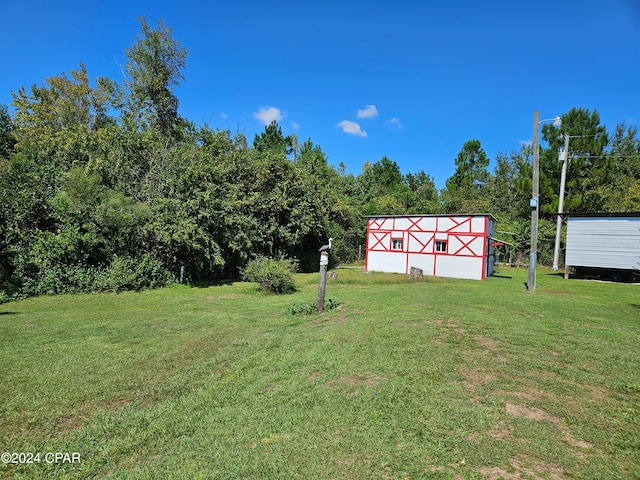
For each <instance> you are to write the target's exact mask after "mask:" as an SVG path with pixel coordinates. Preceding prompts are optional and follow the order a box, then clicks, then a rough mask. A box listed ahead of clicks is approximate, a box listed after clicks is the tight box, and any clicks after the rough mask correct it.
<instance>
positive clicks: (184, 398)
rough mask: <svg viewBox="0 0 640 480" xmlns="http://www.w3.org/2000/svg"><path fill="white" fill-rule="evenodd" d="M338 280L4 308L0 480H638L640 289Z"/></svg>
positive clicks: (542, 277)
mask: <svg viewBox="0 0 640 480" xmlns="http://www.w3.org/2000/svg"><path fill="white" fill-rule="evenodd" d="M337 273H338V279H337V280H336V281H330V282H329V284H328V285H327V298H331V299H332V300H334V301H336V302H338V303H339V306H338V308H335V309H331V310H327V311H325V313H324V314H322V315H317V314H315V315H308V316H304V315H292V314H291V313H290V311H291V308H292V306H293V305H294V304H302V303H310V302H313V301H315V298H316V294H317V274H314V275H298V276H297V282H298V285H299V291H298V292H297V293H295V294H293V295H286V296H270V295H265V294H263V293H261V292H258V291H257V290H256V288H255V286H254V285H252V284H247V283H233V284H226V285H220V286H213V287H209V288H188V287H183V286H174V287H170V288H166V289H161V290H155V291H146V292H141V293H132V292H131V293H121V294H93V295H69V296H58V297H42V298H34V299H28V300H24V301H19V302H13V303H8V304H4V305H0V373H1V374H0V451H1V452H31V453H34V454H35V453H40V454H41V457H40V463H34V464H23V465H19V464H14V463H8V464H0V477H2V478H29V479H31V478H93V477H107V478H108V477H112V478H131V479H144V478H189V479H196V478H207V479H209V478H251V479H257V478H267V479H271V478H305V479H308V478H318V479H323V478H331V479H342V478H349V479H369V478H443V479H445V478H450V479H498V478H504V479H559V478H586V479H594V478H599V479H602V478H610V479H621V478H640V401H639V394H640V360H639V358H638V345H639V344H640V286H639V285H630V284H614V283H602V282H587V281H578V280H569V281H565V280H563V279H562V277H561V276H559V275H555V274H552V273H551V272H546V271H544V270H543V271H539V272H538V284H537V291H536V293H534V294H530V293H528V292H527V291H526V288H525V286H524V282H525V280H526V275H527V272H526V270H516V269H505V268H501V270H500V272H499V273H498V275H497V276H495V277H492V278H490V279H488V280H486V281H482V282H476V281H464V280H453V279H434V278H429V279H425V280H424V281H422V282H414V283H411V282H409V281H408V280H407V279H406V277H405V276H400V275H383V274H372V275H367V274H364V273H363V272H361V271H357V270H338V271H337ZM47 452H66V453H69V454H70V455H71V454H72V453H76V454H79V457H80V463H77V462H76V463H73V464H72V463H69V462H62V461H61V462H58V463H55V462H54V463H47V462H46V461H45V458H44V455H45V454H46V453H47ZM3 458H4V457H3ZM23 458H24V457H23ZM51 458H52V457H48V459H49V460H51ZM76 458H77V457H76Z"/></svg>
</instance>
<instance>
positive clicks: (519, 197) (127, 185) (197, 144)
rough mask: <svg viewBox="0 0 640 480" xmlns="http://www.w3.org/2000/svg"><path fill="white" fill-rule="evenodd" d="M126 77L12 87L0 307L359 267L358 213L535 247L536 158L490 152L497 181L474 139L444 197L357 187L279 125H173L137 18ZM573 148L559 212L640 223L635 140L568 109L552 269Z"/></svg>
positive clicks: (173, 60) (3, 157) (365, 176)
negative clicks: (457, 217)
mask: <svg viewBox="0 0 640 480" xmlns="http://www.w3.org/2000/svg"><path fill="white" fill-rule="evenodd" d="M141 26H142V31H141V35H140V36H139V37H138V38H137V39H136V40H135V42H134V43H133V45H132V46H131V47H130V48H128V49H127V50H126V55H127V58H128V62H127V64H126V68H125V74H126V78H125V80H124V81H123V82H122V84H119V83H117V82H115V81H113V80H111V79H108V78H103V77H100V78H97V79H95V80H94V81H91V80H90V77H89V73H88V71H87V68H86V66H85V65H83V64H80V65H79V67H78V69H77V70H72V71H71V72H70V73H69V74H68V75H67V74H64V73H63V74H60V75H58V76H54V77H51V78H48V79H46V80H45V81H44V83H43V84H42V85H33V86H32V87H31V88H30V89H26V88H24V87H23V88H20V89H19V90H18V91H17V92H12V94H13V103H12V107H13V109H12V111H11V112H10V111H9V108H8V107H7V106H5V105H1V106H0V202H1V203H0V297H3V298H11V297H15V296H22V295H34V294H43V293H60V292H68V291H87V290H89V291H97V290H121V289H132V288H136V289H137V288H145V287H153V286H157V285H162V284H164V283H166V282H167V281H169V280H170V279H171V278H176V277H177V276H178V274H179V272H180V271H181V270H182V271H184V272H185V280H186V281H189V282H192V281H210V280H212V279H216V278H222V277H229V276H237V275H238V273H239V272H240V271H241V270H242V269H243V268H244V267H245V266H246V264H247V261H248V260H249V259H250V258H253V257H255V256H261V257H278V256H279V257H282V258H291V259H296V261H297V262H298V264H299V266H300V268H301V269H302V270H310V269H315V268H317V261H318V258H317V248H318V246H319V245H322V244H323V243H325V242H326V239H327V238H328V237H332V238H333V239H334V240H335V247H334V250H333V251H332V261H333V262H336V261H354V260H356V259H357V256H358V254H359V248H361V247H362V246H363V245H364V243H365V228H366V216H367V215H377V214H403V213H426V214H429V213H444V212H446V213H481V212H482V213H484V212H488V213H492V214H493V215H494V216H496V218H497V219H498V220H499V229H500V230H502V231H505V232H509V233H508V235H509V237H508V240H509V241H510V242H511V243H513V244H514V247H513V249H512V251H511V252H509V253H510V255H515V256H516V257H518V256H525V255H526V254H527V248H528V247H527V242H528V237H529V222H528V218H529V215H530V211H529V207H528V202H529V197H530V196H531V193H530V192H531V180H530V179H531V149H530V147H523V148H522V150H520V151H514V152H511V153H508V154H500V155H498V157H497V158H496V159H495V168H494V171H493V173H492V172H490V171H489V165H490V160H489V158H488V157H487V155H486V153H485V152H484V151H483V149H482V146H481V144H480V141H478V140H470V141H469V142H466V143H465V144H464V145H463V147H462V150H461V151H460V153H459V154H458V156H457V157H456V159H455V165H456V171H455V173H454V174H453V176H452V177H451V178H450V179H449V180H447V182H446V188H445V189H443V190H442V191H438V189H437V188H436V187H435V183H434V181H433V179H432V177H431V176H429V175H428V174H427V173H425V172H424V171H420V172H417V173H407V174H403V173H402V172H401V170H400V167H399V165H398V164H397V163H396V162H394V161H393V160H391V159H389V158H387V157H383V158H381V159H380V160H378V161H376V162H374V163H370V162H367V163H366V164H365V165H364V166H363V169H362V172H361V173H360V174H358V175H353V174H349V173H346V171H345V170H346V169H345V167H344V165H343V164H341V165H340V166H338V167H334V166H331V165H329V164H328V161H327V156H326V155H325V153H324V152H323V151H322V149H321V147H320V146H319V145H315V144H314V143H313V142H312V141H311V139H308V140H306V141H305V142H302V143H300V142H299V141H298V139H297V137H296V136H295V134H293V135H288V136H284V135H283V133H282V130H281V128H280V126H279V125H278V124H277V123H275V122H274V123H272V124H270V125H268V126H267V127H266V128H265V131H264V132H263V133H262V134H260V135H256V136H255V138H254V141H253V144H252V145H249V144H248V142H247V139H246V138H245V137H244V136H243V135H242V134H233V133H232V132H230V131H228V130H219V129H214V128H210V127H209V126H207V125H204V126H197V125H195V124H193V123H192V122H190V121H189V120H188V119H185V118H182V117H181V116H180V115H179V114H178V105H179V102H178V98H177V97H176V96H175V95H174V91H173V88H174V87H175V86H177V85H179V84H180V82H181V81H183V80H184V78H183V75H182V70H183V68H184V66H185V64H186V58H187V50H186V49H185V48H184V47H182V46H181V45H180V44H179V43H178V42H177V41H176V40H175V39H173V37H172V32H171V29H170V28H169V27H167V26H165V25H164V24H163V23H162V22H159V23H158V24H157V26H156V28H152V27H150V26H149V25H148V24H147V23H146V21H145V20H144V19H141ZM565 133H568V134H570V135H571V136H572V139H571V147H570V158H571V161H570V164H569V165H570V167H569V174H568V180H567V189H566V193H567V196H566V200H565V205H566V210H569V211H574V212H577V211H583V212H584V211H604V212H611V211H640V139H639V138H638V135H637V134H638V132H637V128H636V127H634V126H629V125H625V124H620V125H618V126H616V128H615V131H614V132H613V133H612V134H609V133H608V132H607V130H606V128H605V127H604V126H603V125H600V118H599V115H598V113H597V112H595V111H593V112H590V111H588V110H585V109H572V110H571V111H569V112H567V113H566V114H565V115H563V123H562V127H561V128H559V129H558V128H555V127H552V126H549V125H545V126H544V127H543V139H544V141H545V142H546V143H547V144H548V145H549V148H548V149H543V150H542V151H541V156H540V158H541V168H542V171H541V204H542V214H543V218H542V220H541V224H540V243H541V245H540V248H539V258H540V261H542V262H545V261H548V260H549V257H550V255H549V252H550V250H551V249H552V248H553V247H552V243H553V242H552V238H553V235H554V225H555V215H554V212H555V209H556V208H557V203H558V189H559V182H560V175H559V169H560V163H559V162H558V161H557V151H558V148H559V146H560V145H561V144H562V141H563V135H564V134H565Z"/></svg>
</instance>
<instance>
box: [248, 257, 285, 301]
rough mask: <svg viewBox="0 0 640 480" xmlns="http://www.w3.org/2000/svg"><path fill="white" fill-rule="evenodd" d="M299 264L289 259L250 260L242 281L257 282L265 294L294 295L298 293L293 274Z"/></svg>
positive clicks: (267, 258) (258, 258) (261, 258)
mask: <svg viewBox="0 0 640 480" xmlns="http://www.w3.org/2000/svg"><path fill="white" fill-rule="evenodd" d="M296 269H297V262H296V261H295V260H291V259H287V258H282V257H281V258H270V257H257V258H256V259H254V260H249V262H248V263H247V266H246V267H245V268H244V270H243V271H242V279H243V280H244V281H246V282H256V283H258V284H259V285H260V288H261V289H262V290H264V291H265V292H271V293H277V294H282V293H293V292H295V291H296V286H295V282H294V280H293V274H294V273H295V271H296Z"/></svg>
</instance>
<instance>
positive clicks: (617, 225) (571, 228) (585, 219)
mask: <svg viewBox="0 0 640 480" xmlns="http://www.w3.org/2000/svg"><path fill="white" fill-rule="evenodd" d="M564 264H565V278H568V276H569V272H570V271H571V270H573V271H577V270H581V269H582V270H586V269H592V271H597V270H595V269H599V270H600V271H602V272H603V273H604V272H606V271H609V272H612V271H619V272H620V274H621V275H623V276H624V275H627V274H631V273H632V272H633V271H634V270H637V269H640V213H610V214H581V215H570V216H569V218H568V220H567V245H566V252H565V262H564Z"/></svg>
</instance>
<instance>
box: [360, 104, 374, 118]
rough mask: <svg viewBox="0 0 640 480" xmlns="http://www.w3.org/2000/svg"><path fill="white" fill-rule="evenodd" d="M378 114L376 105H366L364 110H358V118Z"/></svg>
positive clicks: (371, 116)
mask: <svg viewBox="0 0 640 480" xmlns="http://www.w3.org/2000/svg"><path fill="white" fill-rule="evenodd" d="M377 116H378V109H377V108H376V106H375V105H365V106H364V109H363V110H358V118H374V117H377Z"/></svg>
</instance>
